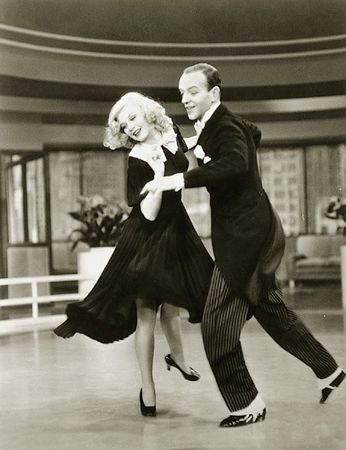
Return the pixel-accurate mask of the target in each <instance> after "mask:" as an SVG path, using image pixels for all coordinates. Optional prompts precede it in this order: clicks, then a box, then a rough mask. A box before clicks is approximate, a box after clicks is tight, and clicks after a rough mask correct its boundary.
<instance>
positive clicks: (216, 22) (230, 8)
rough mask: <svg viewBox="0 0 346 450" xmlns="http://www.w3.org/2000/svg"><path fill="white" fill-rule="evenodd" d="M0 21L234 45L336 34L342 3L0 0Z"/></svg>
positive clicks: (68, 31) (87, 33) (98, 34)
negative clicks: (232, 43) (231, 43)
mask: <svg viewBox="0 0 346 450" xmlns="http://www.w3.org/2000/svg"><path fill="white" fill-rule="evenodd" d="M0 22H1V23H3V24H6V25H10V26H14V27H21V28H27V29H30V30H36V31H40V32H49V33H54V34H59V35H69V36H79V37H84V38H93V39H107V40H121V41H134V42H143V41H144V42H164V43H167V42H175V43H190V44H191V43H230V42H234V43H239V42H255V41H257V42H258V41H273V40H291V39H306V38H312V37H323V36H332V35H340V34H343V33H345V28H346V2H345V0H213V1H211V0H0Z"/></svg>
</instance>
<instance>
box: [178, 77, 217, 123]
mask: <svg viewBox="0 0 346 450" xmlns="http://www.w3.org/2000/svg"><path fill="white" fill-rule="evenodd" d="M179 91H180V94H181V103H182V104H183V105H184V106H185V109H186V112H187V116H188V118H189V119H190V120H198V119H201V118H202V117H203V115H204V113H205V112H207V111H208V109H209V108H210V107H211V106H212V105H213V103H214V101H215V92H214V90H213V89H211V90H208V82H207V78H206V76H205V75H204V74H203V73H202V72H199V71H198V72H190V73H183V75H182V76H181V77H180V80H179Z"/></svg>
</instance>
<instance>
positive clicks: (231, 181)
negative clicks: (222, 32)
mask: <svg viewBox="0 0 346 450" xmlns="http://www.w3.org/2000/svg"><path fill="white" fill-rule="evenodd" d="M179 90H180V93H181V101H182V103H183V105H184V106H185V109H186V112H187V115H188V117H189V119H190V120H197V123H196V125H197V129H198V134H197V136H198V139H197V146H196V147H195V154H196V155H197V158H198V164H199V167H197V168H195V169H192V170H190V171H188V172H185V173H181V174H176V175H173V176H171V177H163V178H161V179H155V180H153V181H151V182H150V183H148V184H147V185H146V186H145V188H144V190H143V191H152V192H159V191H161V192H162V191H166V190H172V189H174V190H179V189H182V188H187V189H188V188H194V187H201V186H205V187H206V188H207V189H208V191H209V193H210V206H211V221H212V225H211V227H212V236H211V238H212V244H213V250H214V254H215V269H214V273H213V277H212V281H211V286H210V290H209V294H208V299H207V302H206V306H205V311H204V315H203V320H202V336H203V342H204V346H205V350H206V354H207V357H208V360H209V363H210V366H211V368H212V371H213V373H214V376H215V379H216V382H217V384H218V387H219V389H220V392H221V394H222V396H223V399H224V401H225V403H226V405H227V407H228V409H229V410H230V412H231V414H230V415H229V416H228V417H227V418H225V419H224V420H222V421H221V423H220V426H222V427H234V426H240V425H246V424H251V423H255V422H260V421H262V420H264V418H265V414H266V407H265V403H264V401H263V400H262V398H261V397H260V395H259V393H258V391H257V389H256V386H255V384H254V382H253V380H252V378H251V376H250V373H249V372H248V369H247V367H246V364H245V361H244V357H243V352H242V347H241V344H240V333H241V330H242V328H243V326H244V324H245V322H246V320H247V318H248V317H249V316H250V315H253V316H254V317H255V318H256V319H257V321H258V322H259V323H260V324H261V325H262V327H263V328H264V329H265V331H266V332H267V333H268V334H269V335H270V336H271V337H272V338H273V339H274V340H275V341H276V342H277V343H278V344H279V345H280V346H281V347H282V348H283V349H285V350H286V351H288V352H289V353H291V354H292V355H294V356H295V357H297V358H298V359H300V360H301V361H302V362H303V363H305V364H307V365H308V366H309V367H310V368H311V369H312V371H313V372H314V374H315V375H316V377H317V381H318V385H319V388H320V390H321V398H320V403H325V402H326V401H327V400H329V399H330V394H331V393H333V391H334V390H335V389H336V388H337V387H338V386H339V385H340V384H341V382H342V381H343V380H344V378H345V373H344V372H343V371H342V370H341V368H340V367H338V365H337V363H336V362H335V360H334V358H333V357H332V356H331V355H330V353H329V352H328V351H327V350H326V349H325V348H324V347H323V346H322V345H321V344H320V343H319V342H318V341H317V340H316V339H315V338H314V337H313V336H312V334H311V333H310V331H309V330H308V329H307V328H306V326H305V325H304V324H303V322H302V321H301V320H300V319H299V317H298V316H297V315H296V314H295V312H293V311H291V310H290V309H289V308H287V306H286V305H285V304H284V302H283V300H282V292H281V290H280V288H279V286H278V285H277V283H276V278H275V271H276V269H277V268H278V266H279V264H280V261H281V258H282V255H283V251H284V234H283V230H282V227H281V223H280V220H279V218H278V216H277V214H276V213H275V211H274V209H273V208H272V206H271V204H270V202H269V199H268V197H267V195H266V193H265V191H264V190H263V187H262V183H261V178H260V175H259V170H258V165H257V154H256V150H257V148H258V146H259V143H260V139H261V132H260V130H259V129H258V128H257V127H256V126H255V125H254V124H252V123H250V122H248V121H246V120H244V119H242V118H241V117H239V116H237V115H235V114H233V113H231V112H230V111H229V110H228V109H227V108H226V106H225V105H223V104H222V103H221V101H220V98H221V80H220V76H219V74H218V71H217V69H215V68H214V67H213V66H211V65H209V64H206V63H199V64H196V65H193V66H190V67H188V68H186V69H185V70H184V72H183V74H182V76H181V77H180V80H179Z"/></svg>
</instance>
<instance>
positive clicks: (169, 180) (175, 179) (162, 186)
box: [141, 173, 184, 194]
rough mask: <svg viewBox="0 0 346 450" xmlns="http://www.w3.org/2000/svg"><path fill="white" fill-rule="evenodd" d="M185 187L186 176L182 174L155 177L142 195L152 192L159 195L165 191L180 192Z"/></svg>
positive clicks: (145, 187)
mask: <svg viewBox="0 0 346 450" xmlns="http://www.w3.org/2000/svg"><path fill="white" fill-rule="evenodd" d="M183 187H184V176H183V174H182V173H176V174H175V175H170V176H168V177H160V176H158V177H155V178H154V179H153V180H151V181H149V182H148V183H147V184H145V185H144V187H143V189H142V190H141V194H146V193H147V192H152V193H153V194H157V193H160V192H164V191H176V192H177V191H179V190H180V189H182V188H183Z"/></svg>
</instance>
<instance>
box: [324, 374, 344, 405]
mask: <svg viewBox="0 0 346 450" xmlns="http://www.w3.org/2000/svg"><path fill="white" fill-rule="evenodd" d="M345 377H346V375H345V372H344V371H341V372H340V373H339V375H338V376H337V377H336V378H334V380H333V381H332V382H331V383H330V384H329V385H328V386H327V387H325V388H324V389H322V391H321V394H322V395H321V398H320V403H321V404H323V403H326V402H327V400H328V398H329V399H330V395H331V394H332V393H334V391H335V389H337V388H338V387H339V386H340V384H341V383H342V382H343V381H344V379H345Z"/></svg>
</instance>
